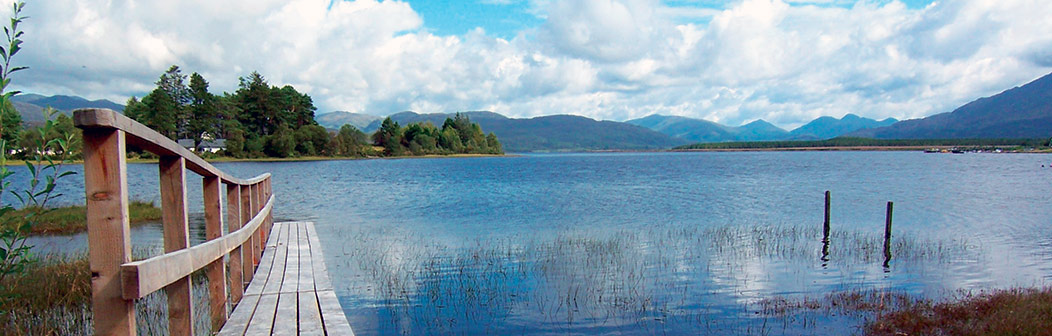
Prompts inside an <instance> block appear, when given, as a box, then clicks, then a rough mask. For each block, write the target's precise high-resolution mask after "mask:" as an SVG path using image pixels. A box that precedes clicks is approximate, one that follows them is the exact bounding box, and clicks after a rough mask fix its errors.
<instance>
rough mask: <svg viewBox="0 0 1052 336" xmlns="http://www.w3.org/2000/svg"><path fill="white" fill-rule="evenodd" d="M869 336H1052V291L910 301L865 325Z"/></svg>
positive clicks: (969, 294)
mask: <svg viewBox="0 0 1052 336" xmlns="http://www.w3.org/2000/svg"><path fill="white" fill-rule="evenodd" d="M865 330H866V333H867V334H870V335H1052V287H1045V288H1013V289H1004V290H994V291H988V292H987V291H982V292H978V293H975V292H962V293H959V294H958V295H957V296H956V297H953V298H951V299H950V300H946V301H943V302H938V303H933V302H931V301H928V300H909V301H907V302H906V303H905V304H903V305H902V306H901V307H898V308H897V309H895V310H893V311H891V312H890V313H887V314H883V315H881V316H879V317H878V318H877V319H876V320H874V321H871V322H870V323H867V324H866V329H865Z"/></svg>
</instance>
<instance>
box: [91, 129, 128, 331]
mask: <svg viewBox="0 0 1052 336" xmlns="http://www.w3.org/2000/svg"><path fill="white" fill-rule="evenodd" d="M124 153H125V144H124V132H123V131H120V130H116V129H103V128H86V129H84V192H85V200H86V205H87V225H88V263H89V264H90V266H89V267H90V269H91V311H92V314H93V316H94V318H93V319H92V320H93V324H94V327H95V335H135V302H134V301H131V300H124V298H123V297H122V296H121V293H122V292H121V273H120V265H121V264H124V263H126V262H130V261H131V241H130V237H129V230H128V173H127V170H126V162H125V157H124V155H125V154H124Z"/></svg>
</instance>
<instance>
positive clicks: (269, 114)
mask: <svg viewBox="0 0 1052 336" xmlns="http://www.w3.org/2000/svg"><path fill="white" fill-rule="evenodd" d="M235 95H236V96H237V100H238V105H240V106H241V114H240V115H239V116H238V120H240V121H241V124H242V125H243V126H244V127H245V130H246V131H248V132H249V133H252V134H259V135H267V134H270V133H271V132H273V131H274V126H275V125H276V124H277V122H276V121H277V118H278V108H277V106H276V104H275V103H277V102H275V101H274V99H273V97H271V89H270V84H267V80H266V79H265V78H263V75H260V74H259V73H258V72H252V74H250V75H249V76H248V77H241V78H240V84H239V86H238V89H237V92H236V93H235Z"/></svg>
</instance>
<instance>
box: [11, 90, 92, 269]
mask: <svg viewBox="0 0 1052 336" xmlns="http://www.w3.org/2000/svg"><path fill="white" fill-rule="evenodd" d="M49 111H53V110H49ZM51 116H52V115H51V114H50V113H49V114H46V115H45V117H47V118H46V121H45V122H44V125H43V126H40V127H39V128H38V129H36V130H34V131H31V132H36V133H38V134H39V136H38V137H36V141H35V145H34V146H33V147H32V153H33V154H32V156H31V158H30V159H28V160H26V169H27V174H28V175H29V186H28V188H27V189H25V190H11V187H10V182H8V181H6V179H7V178H8V177H11V176H12V175H14V174H15V173H14V172H13V171H10V170H8V168H7V165H6V161H7V155H6V153H7V151H6V147H7V143H6V141H4V140H0V151H3V152H4V154H3V155H0V196H2V195H3V194H4V193H9V194H11V195H12V196H14V197H15V198H17V199H18V202H19V203H20V204H21V208H23V209H26V208H28V209H35V210H34V211H24V212H21V213H20V214H18V215H16V214H14V210H15V208H14V207H13V206H11V205H6V204H4V205H3V206H2V207H0V286H4V281H3V280H4V278H5V277H7V276H9V275H13V274H20V273H22V272H24V271H25V269H26V267H27V266H28V265H29V264H30V263H32V261H33V256H32V254H31V251H30V249H31V248H32V246H30V245H26V238H27V237H28V234H29V232H31V230H32V229H33V227H34V225H35V224H36V223H37V222H38V218H39V217H40V216H44V215H46V214H47V213H48V212H49V211H51V209H49V208H48V202H49V201H50V200H52V199H54V198H55V197H59V196H61V195H62V194H59V193H55V187H56V186H57V185H58V182H59V180H61V179H62V178H64V177H66V176H70V175H73V174H75V173H74V172H72V171H62V170H61V169H60V165H61V164H62V163H64V162H68V161H69V158H68V156H67V154H68V153H70V145H71V143H72V142H73V141H74V140H73V139H74V138H73V135H72V134H68V133H66V134H59V136H58V137H55V138H49V136H48V135H49V134H53V133H55V132H57V131H56V128H57V123H56V122H55V120H52V119H51ZM52 151H54V153H52ZM0 201H2V200H0ZM0 203H2V202H0ZM16 217H17V218H16ZM15 222H17V224H14V223H15Z"/></svg>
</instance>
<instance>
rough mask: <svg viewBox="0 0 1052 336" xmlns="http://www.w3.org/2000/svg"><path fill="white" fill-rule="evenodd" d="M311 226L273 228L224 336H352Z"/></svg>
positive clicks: (276, 224)
mask: <svg viewBox="0 0 1052 336" xmlns="http://www.w3.org/2000/svg"><path fill="white" fill-rule="evenodd" d="M317 236H318V234H317V232H316V231H315V230H314V224H313V223H310V222H288V223H274V226H273V229H272V230H271V235H270V237H269V238H270V239H268V242H267V243H266V250H265V251H264V254H263V259H262V260H261V264H260V267H259V269H258V270H257V271H256V274H255V278H254V279H253V280H252V283H251V284H250V285H249V290H246V294H245V295H246V296H245V299H244V300H243V301H242V302H241V304H238V306H237V307H235V308H234V312H233V313H232V314H231V315H230V320H229V322H228V323H227V325H226V326H224V327H223V330H222V331H221V332H220V335H352V336H353V335H354V331H352V330H351V326H350V324H349V323H347V317H346V316H345V315H344V313H343V308H342V307H340V302H339V300H338V299H337V297H336V292H334V291H333V290H332V282H331V280H330V279H329V275H328V272H327V271H326V269H325V259H324V257H323V254H322V251H321V243H320V242H319V240H318V237H317Z"/></svg>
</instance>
